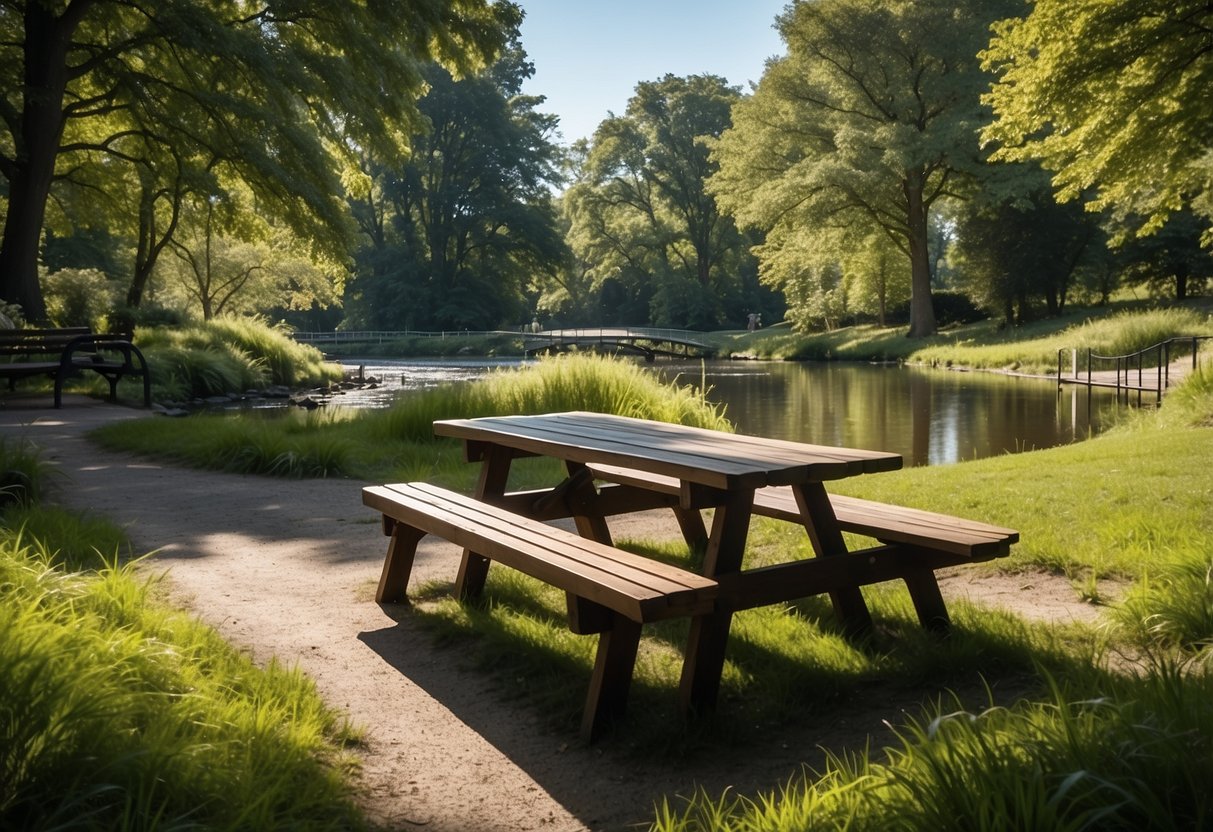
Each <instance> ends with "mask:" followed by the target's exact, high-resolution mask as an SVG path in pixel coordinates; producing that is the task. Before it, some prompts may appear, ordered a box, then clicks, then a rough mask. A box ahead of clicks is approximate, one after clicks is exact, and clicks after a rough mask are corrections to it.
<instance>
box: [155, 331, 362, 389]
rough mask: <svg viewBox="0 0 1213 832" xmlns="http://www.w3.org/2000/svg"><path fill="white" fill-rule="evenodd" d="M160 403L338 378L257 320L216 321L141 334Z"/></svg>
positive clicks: (308, 349)
mask: <svg viewBox="0 0 1213 832" xmlns="http://www.w3.org/2000/svg"><path fill="white" fill-rule="evenodd" d="M135 342H136V343H137V344H138V345H139V348H140V350H142V351H143V353H144V355H145V356H146V357H147V360H148V363H149V365H150V366H151V370H152V381H153V384H154V386H155V394H156V398H158V399H174V398H175V399H182V398H189V397H193V396H209V395H219V394H223V393H230V392H243V391H245V390H248V389H253V388H263V387H265V386H267V385H271V384H278V385H285V386H288V387H306V386H313V385H319V384H323V383H326V382H328V381H332V380H335V379H338V378H340V377H341V368H340V366H338V365H335V364H330V363H327V362H325V361H324V357H323V356H322V355H321V353H320V352H319V351H318V350H317V349H316V348H315V347H312V346H309V345H306V344H298V343H296V342H295V341H293V340H292V339H291V338H290V337H289V336H288V335H286V334H285V333H283V332H281V331H279V330H276V329H274V328H272V327H270V326H268V325H266V324H265V323H263V322H261V321H254V320H246V319H242V320H236V319H227V318H222V319H217V320H213V321H207V322H205V323H201V324H195V325H193V326H188V327H182V328H167V327H155V328H146V329H140V330H138V331H137V332H136V333H135Z"/></svg>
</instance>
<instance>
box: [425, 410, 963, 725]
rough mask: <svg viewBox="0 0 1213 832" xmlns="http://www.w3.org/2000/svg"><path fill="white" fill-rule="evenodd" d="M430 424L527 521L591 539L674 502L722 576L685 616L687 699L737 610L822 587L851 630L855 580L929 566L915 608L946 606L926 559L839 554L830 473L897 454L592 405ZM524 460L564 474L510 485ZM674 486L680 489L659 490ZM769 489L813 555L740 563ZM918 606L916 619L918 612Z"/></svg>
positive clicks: (471, 577) (483, 485) (704, 699)
mask: <svg viewBox="0 0 1213 832" xmlns="http://www.w3.org/2000/svg"><path fill="white" fill-rule="evenodd" d="M434 432H435V434H437V435H439V436H446V437H453V438H456V439H460V440H462V441H463V443H464V447H465V452H466V457H467V459H468V460H469V461H473V462H480V463H481V469H480V474H479V479H478V481H477V485H476V491H475V497H476V498H477V499H479V500H481V501H484V502H487V503H491V504H494V505H499V506H502V507H506V508H509V509H510V510H512V511H514V512H517V513H519V514H523V515H526V516H529V517H532V518H535V519H541V520H542V519H553V518H556V517H561V516H564V517H568V516H572V517H573V518H574V520H575V522H576V524H577V528H578V531H579V532H580V533H581V535H582V536H584V537H588V538H593V539H595V540H597V541H598V542H600V543H604V544H607V545H610V543H611V540H610V531H609V529H608V527H607V524H606V518H607V517H609V516H611V515H615V514H620V513H624V512H629V511H637V510H644V509H650V508H656V507H668V508H672V509H673V510H674V512H675V514H676V516H677V517H678V520H679V523H680V525H681V528H682V531H683V534H684V536H685V537H686V539H687V540H688V542H689V543H691V544H692V545H703V546H705V552H706V554H705V557H704V560H703V566H702V572H703V574H704V575H705V576H707V577H710V578H713V579H715V580H716V581H717V582H718V583H719V596H718V599H717V602H716V605H715V607H714V608H713V610H712V611H711V612H710V613H708V614H705V615H698V616H696V617H694V618H693V619H692V622H691V631H690V637H689V640H688V644H687V648H686V661H685V663H684V666H683V675H682V681H681V685H680V699H681V702H682V704H683V705H684V706H686V707H694V708H704V707H711V706H712V705H713V704H714V703H715V699H716V695H717V691H718V688H719V684H720V677H721V673H722V671H723V668H724V658H725V647H726V644H727V642H728V636H729V629H730V625H731V621H732V615H733V612H735V611H737V610H742V609H747V608H750V607H754V606H760V605H765V604H772V603H780V602H783V601H787V600H791V599H794V598H800V597H806V596H810V595H816V594H820V593H823V592H828V593H829V595H830V597H831V600H832V601H833V603H834V608H835V611H836V612H837V613H838V615H839V616H840V617H841V618H842V619H843V621H844V622H845V623H846V624H848V625H850V626H853V627H856V628H858V627H862V626H865V625H866V624H867V622H868V621H869V620H870V619H869V617H868V612H867V607H866V605H865V603H864V600H863V596H862V594H861V592H860V586H862V585H864V584H866V583H873V582H875V581H876V580H887V579H890V578H903V579H906V580H907V583H911V582H912V581H913V580H914V579H915V576H917V575H919V574H921V573H922V572H923V571H924V570H925V572H926V574H927V575H928V576H929V578H930V580H929V586H925V587H920V588H919V595H920V596H921V597H916V598H915V603H916V604H919V603H920V601H921V603H922V605H923V606H924V607H928V608H933V607H938V609H939V611H940V612H942V599H941V598H939V592H938V586H937V584H936V583H935V580H934V574H933V572H932V571H931V569H932V568H933V567H932V564H931V563H929V562H926V561H921V560H919V561H914V562H913V563H909V562H907V563H902V564H900V565H893V566H889V565H888V564H890V563H892V559H887V560H886V559H883V558H877V557H875V556H873V557H866V556H864V557H854V556H853V555H859V554H860V553H848V551H847V546H846V543H845V541H844V538H843V528H842V526H841V525H840V523H839V521H838V519H837V517H836V515H835V511H834V509H833V507H832V505H831V502H830V497H829V495H828V494H827V493H826V490H825V485H824V484H825V483H826V482H829V481H832V480H838V479H842V478H846V477H852V476H858V475H860V474H869V473H877V472H881V471H892V470H895V469H898V468H900V467H901V466H902V458H901V456H900V455H899V454H895V453H886V452H883V451H867V450H856V449H850V448H837V447H827V446H820V445H810V444H805V443H801V442H789V441H784V440H776V439H765V438H762V437H756V436H747V435H744V434H731V433H725V432H722V431H714V430H705V429H701V428H693V427H686V426H682V425H675V424H668V423H664V422H652V421H647V420H643V419H634V418H628V417H623V416H613V415H607V414H602V413H588V412H570V413H552V414H543V415H535V416H501V417H488V418H478V419H454V420H444V421H439V422H435V423H434ZM522 456H547V457H553V458H555V459H560V460H562V461H563V462H564V463H565V466H566V469H567V472H568V476H567V478H566V479H565V480H564V481H563V482H562V483H559V484H557V485H555V486H554V487H553V488H551V489H544V490H540V491H532V492H524V493H512V494H511V493H507V491H506V481H507V479H508V476H509V472H510V465H511V462H512V460H513V459H515V458H517V457H522ZM612 470H618V471H623V472H628V473H629V475H628V476H622V477H618V478H616V481H615V482H614V483H613V484H611V485H610V486H608V487H597V486H595V480H601V479H603V478H604V477H607V478H609V475H608V474H604V471H608V472H609V471H612ZM650 480H651V481H650ZM673 481H676V484H675V485H674V486H673V487H670V486H668V484H669V483H671V482H673ZM663 484H664V485H663ZM775 487H780V488H782V489H785V490H790V493H791V497H792V498H793V502H792V505H793V506H794V507H793V508H791V509H787V508H785V509H784V511H785V514H789V512H790V516H791V517H793V518H798V520H799V522H801V523H802V524H803V525H804V527H805V529H806V531H807V532H808V534H809V538H810V540H811V542H812V546H813V549H814V551H815V554H816V555H817V557H816V558H813V559H809V560H789V561H787V562H783V563H779V564H775V565H772V566H766V567H762V568H758V569H751V570H745V569H743V561H744V556H745V549H746V539H747V535H748V532H749V527H750V520H751V516H752V514H753V513H754V503H755V494H756V492H758V491H759V490H760V489H770V488H775ZM675 491H676V493H674V492H675ZM873 505H875V504H873ZM706 508H711V509H713V510H714V511H713V515H712V525H711V529H710V532H709V531H708V530H707V529H706V527H705V526H704V525H703V521H702V519H701V515H700V514H699V511H700V510H701V509H706ZM884 548H889V547H884ZM866 551H867V550H865V552H866ZM872 551H873V552H874V551H876V550H875V549H873V550H872ZM903 554H904V555H905V557H906V558H910V559H913V558H915V557H918V556H919V555H921V554H922V553H921V552H917V551H916V550H914V549H913V547H910V548H907V549H905V551H904V553H903ZM488 564H489V561H488V559H486V558H483V557H481V556H479V555H477V554H476V553H475V552H473V551H470V550H465V551H464V553H463V558H462V560H461V563H460V568H459V574H458V577H457V578H456V591H457V594H458V595H460V596H461V597H462V596H467V595H475V594H478V593H479V591H480V590H481V588H482V587H483V584H484V580H485V576H486V573H487V569H488ZM932 588H933V589H932ZM911 592H912V593H914V592H915V587H914V585H913V584H912V583H911ZM919 612H920V617H921V616H922V609H921V608H920V610H919ZM944 619H945V621H946V615H945V616H944ZM924 620H925V619H924Z"/></svg>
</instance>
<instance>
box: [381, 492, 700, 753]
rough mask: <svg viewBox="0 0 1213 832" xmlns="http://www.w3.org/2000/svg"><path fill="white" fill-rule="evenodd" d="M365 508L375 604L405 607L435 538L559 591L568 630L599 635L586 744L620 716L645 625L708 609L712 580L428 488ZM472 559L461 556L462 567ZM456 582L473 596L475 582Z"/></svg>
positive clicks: (386, 495) (390, 495)
mask: <svg viewBox="0 0 1213 832" xmlns="http://www.w3.org/2000/svg"><path fill="white" fill-rule="evenodd" d="M362 495H363V502H364V503H365V504H366V505H367V506H369V507H371V508H373V509H375V510H376V511H379V512H380V513H381V514H382V515H383V530H384V534H387V535H390V536H391V541H390V542H389V544H388V551H387V556H386V558H385V559H384V564H383V571H382V573H381V576H380V579H379V587H378V590H377V592H376V594H375V599H376V600H377V601H379V602H380V603H394V602H400V601H404V600H406V590H407V586H408V580H409V573H410V572H411V570H412V565H413V559H414V556H415V554H416V551H417V544H418V542H419V541H420V540H421V538H422V537H423V536H425V535H426V534H432V535H435V536H437V537H440V538H442V539H444V540H447V541H449V542H451V543H454V544H456V545H458V546H462V547H464V549H465V550H467V551H468V552H472V553H475V555H474V556H473V559H475V556H479V558H483V559H487V560H488V561H494V562H497V563H501V564H504V565H506V566H509V567H511V568H513V569H516V570H518V571H519V572H523V573H525V574H527V575H530V576H532V577H534V578H537V579H539V580H540V581H543V582H544V583H546V584H549V585H550V586H553V587H556V588H557V589H561V590H564V592H565V593H566V598H567V604H568V624H569V628H570V629H571V630H572V631H573V632H574V633H578V634H591V633H598V634H599V641H598V651H597V655H596V657H595V660H594V670H593V673H592V675H591V677H590V686H589V692H588V694H587V696H586V703H585V709H584V712H583V716H582V724H581V733H582V736H583V737H584V738H585V740H586V741H587V742H591V741H593V740H594V739H595V737H597V736H598V735H599V733H600V732H601V730H602V729H603V728H604V727H605V725H606V724H607V722H608V721H609V720H610V718H611V717H613V716H615V715H617V714H620V713H622V711H623V709H624V707H625V705H626V701H627V694H628V688H629V686H630V684H631V680H632V672H633V669H634V666H635V662H636V652H637V647H638V645H639V642H640V630H641V625H642V624H648V623H650V622H653V621H660V620H663V619H669V618H678V617H692V616H698V615H704V614H706V613H708V612H711V611H712V609H713V605H714V602H715V598H716V594H717V584H716V581H714V580H712V579H710V578H705V577H702V576H700V575H696V574H694V573H692V572H687V571H685V570H683V569H679V568H677V567H674V566H670V565H667V564H664V563H661V562H658V561H653V560H650V559H648V558H644V557H641V556H639V555H635V554H632V553H629V552H624V551H621V550H619V549H616V548H614V547H613V546H607V545H604V544H601V543H597V542H595V541H593V540H589V539H586V538H583V537H580V536H579V535H577V534H574V533H572V532H569V531H565V530H564V529H560V528H557V527H554V526H549V525H546V524H544V523H542V522H539V521H537V520H532V519H529V518H526V517H523V516H521V515H518V514H514V513H513V512H510V511H507V510H506V509H503V508H500V507H497V506H493V505H490V504H488V503H486V502H483V501H481V500H478V499H475V498H472V497H465V496H462V495H460V494H456V493H454V492H451V491H447V490H446V489H443V488H439V487H437V486H434V485H428V484H425V483H402V484H394V485H383V486H372V487H367V488H364V489H363V491H362ZM468 562H469V558H468V557H465V558H464V560H463V563H464V564H467V563H468ZM466 568H467V567H466V566H461V570H460V572H461V574H460V576H459V578H458V579H457V582H456V587H457V589H458V591H460V592H466V593H467V594H472V593H474V592H475V591H476V586H475V582H471V583H470V585H469V583H468V582H465V580H464V575H463V571H464V569H466Z"/></svg>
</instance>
